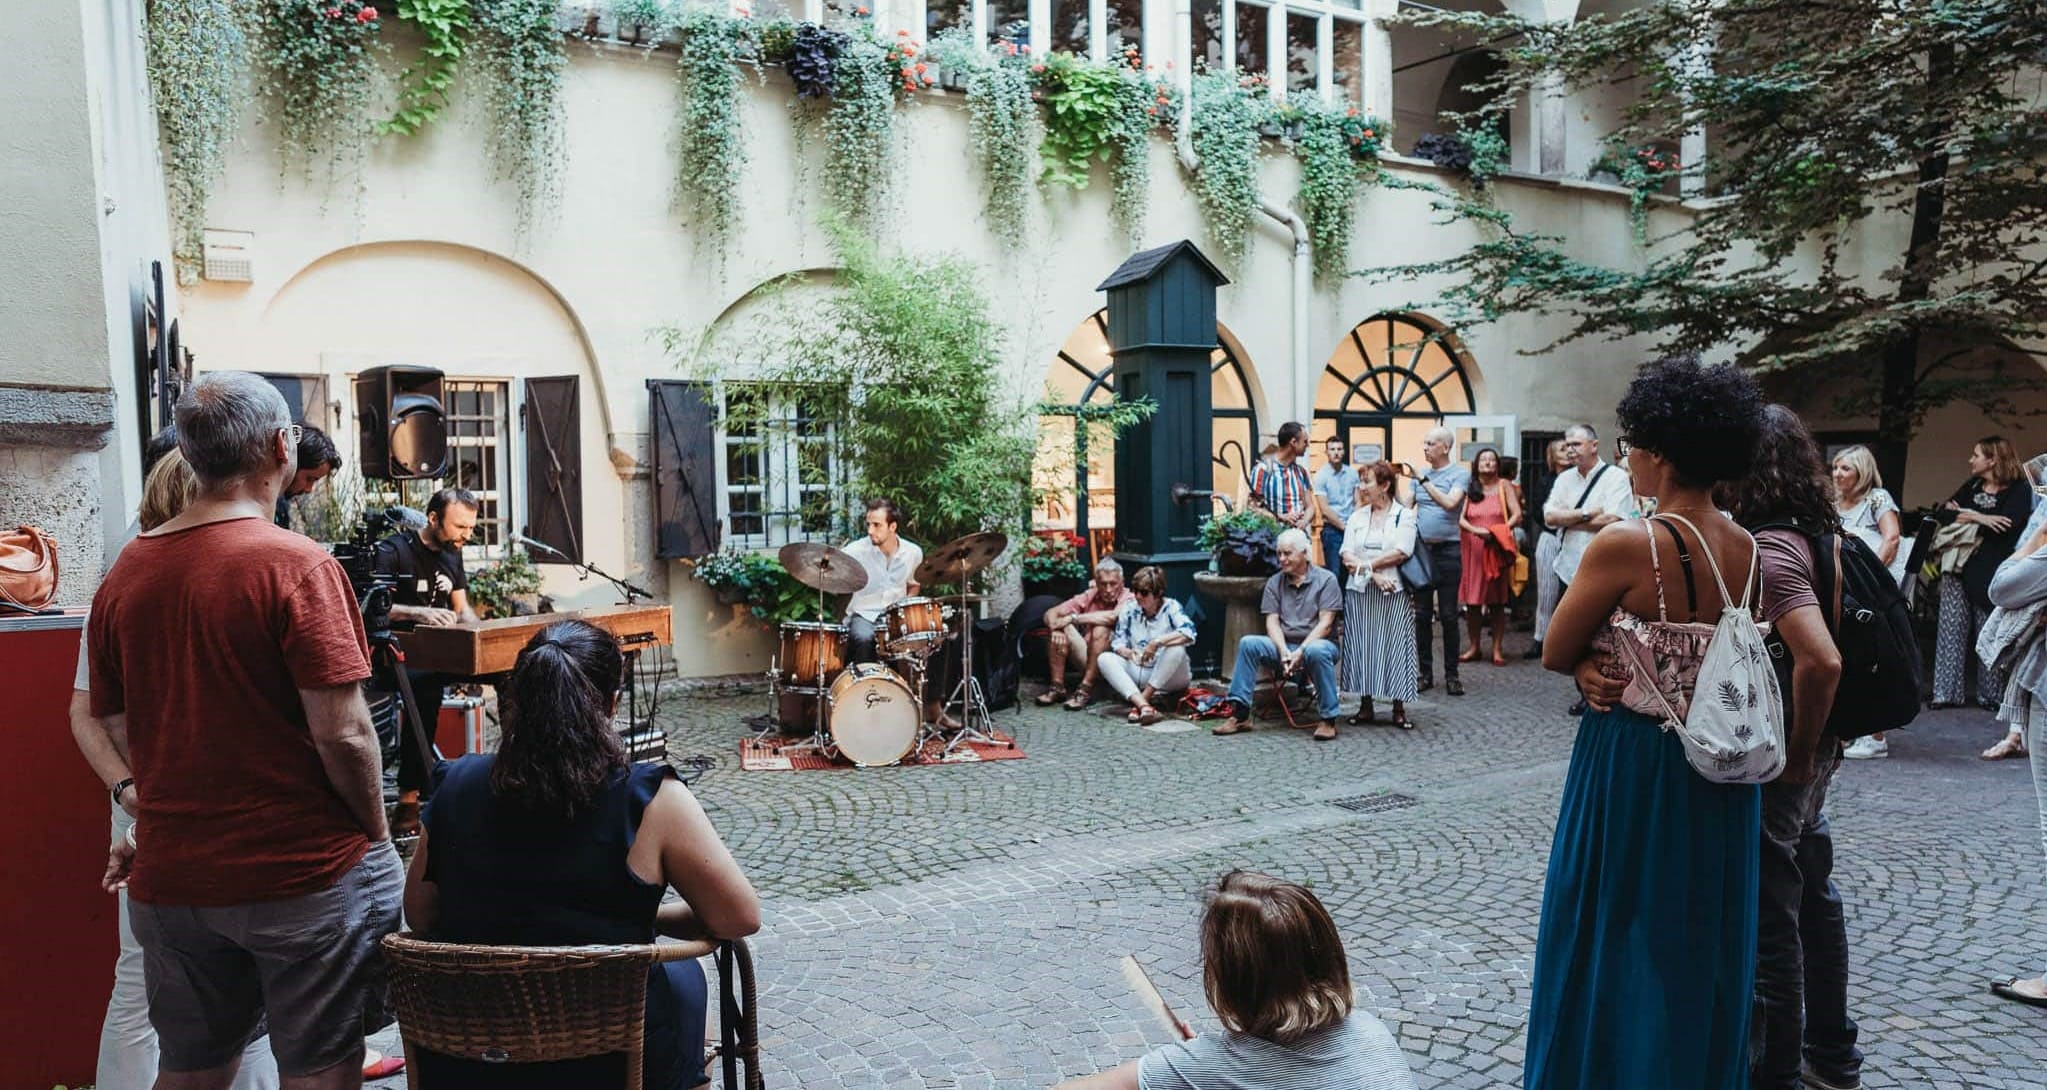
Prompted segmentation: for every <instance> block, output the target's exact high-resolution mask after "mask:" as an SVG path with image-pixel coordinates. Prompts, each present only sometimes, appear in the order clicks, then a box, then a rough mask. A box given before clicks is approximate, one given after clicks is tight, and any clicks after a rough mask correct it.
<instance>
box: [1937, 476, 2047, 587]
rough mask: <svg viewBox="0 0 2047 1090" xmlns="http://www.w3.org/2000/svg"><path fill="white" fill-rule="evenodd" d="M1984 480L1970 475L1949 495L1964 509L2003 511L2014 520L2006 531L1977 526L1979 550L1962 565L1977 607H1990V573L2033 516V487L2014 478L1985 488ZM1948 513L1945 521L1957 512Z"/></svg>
mask: <svg viewBox="0 0 2047 1090" xmlns="http://www.w3.org/2000/svg"><path fill="white" fill-rule="evenodd" d="M1983 483H1984V482H1983V478H1981V477H1971V478H1969V479H1968V480H1966V481H1963V482H1962V487H1960V488H1957V489H1955V494H1954V495H1953V496H1950V497H1948V498H1949V499H1951V500H1953V501H1954V503H1955V504H1956V505H1957V506H1959V507H1960V508H1961V509H1962V510H1964V511H1974V512H1976V513H1977V514H1979V515H2003V516H2004V517H2005V518H2008V519H2010V520H2011V527H2010V528H2009V529H2007V530H2005V531H2004V532H2003V533H1993V532H1992V531H1991V529H1990V528H1989V527H1988V526H1982V527H1978V528H1977V531H1976V551H1975V552H1973V553H1971V554H1969V560H1968V563H1966V564H1964V565H1962V586H1963V587H1964V588H1965V589H1967V590H1968V592H1969V600H1970V601H1972V602H1974V603H1975V604H1976V608H1978V609H1982V610H1988V609H1989V608H1990V577H1991V576H1993V575H1995V574H1997V566H1998V565H1999V564H2002V563H2004V561H2005V559H2006V558H2007V557H2009V556H2011V554H2012V550H2013V549H2015V548H2017V547H2018V543H2019V535H2020V534H2021V533H2023V532H2025V528H2026V521H2027V520H2028V519H2031V518H2032V517H2033V490H2032V489H2031V488H2028V487H2026V482H2025V481H2024V480H2017V481H2011V482H2009V483H2007V484H2006V485H2005V486H2004V487H2003V488H2000V489H1998V490H1997V491H1995V492H1992V491H1989V490H1988V489H1986V488H1984V487H1983ZM1947 514H1948V518H1947V519H1945V520H1943V521H1947V522H1952V521H1954V515H1955V512H1952V511H1950V512H1948V513H1947Z"/></svg>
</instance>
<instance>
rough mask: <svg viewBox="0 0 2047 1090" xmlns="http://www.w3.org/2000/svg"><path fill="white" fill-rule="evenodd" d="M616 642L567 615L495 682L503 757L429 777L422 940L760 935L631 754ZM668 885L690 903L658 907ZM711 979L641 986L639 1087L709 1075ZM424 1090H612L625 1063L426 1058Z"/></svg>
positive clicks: (680, 975) (704, 837) (684, 808)
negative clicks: (707, 983) (616, 717)
mask: <svg viewBox="0 0 2047 1090" xmlns="http://www.w3.org/2000/svg"><path fill="white" fill-rule="evenodd" d="M623 673H624V660H623V657H622V655H621V654H620V652H619V647H618V641H617V640H615V639H613V638H612V636H611V634H610V633H608V632H605V631H604V630H603V629H601V628H598V627H596V626H595V625H592V624H589V623H588V622H585V621H573V620H571V621H561V622H558V623H556V624H551V625H549V626H547V627H546V628H544V629H542V630H541V631H540V632H539V633H538V634H537V635H535V636H534V637H533V639H532V641H531V642H529V643H528V644H527V645H526V648H525V650H523V651H521V652H519V658H518V661H517V663H516V664H515V665H514V666H513V667H512V674H511V678H510V680H509V681H508V682H507V683H506V684H505V686H504V687H503V688H502V689H500V690H499V702H500V711H501V712H502V718H503V722H504V734H503V736H502V737H501V738H500V739H499V740H498V751H497V753H496V754H495V755H490V754H476V755H472V756H468V757H463V758H461V759H460V760H457V761H453V762H449V763H444V764H442V765H441V766H440V767H439V768H437V769H435V770H434V791H433V798H432V801H431V802H430V803H429V804H428V806H427V808H426V812H425V814H424V820H425V828H424V829H423V831H422V832H421V833H420V838H419V847H418V849H417V850H416V851H415V853H414V855H413V857H412V867H411V870H410V871H409V872H408V873H407V875H406V882H405V915H406V919H407V920H408V921H409V922H410V923H411V925H412V928H413V930H414V931H415V932H417V933H418V934H419V935H420V936H421V937H422V938H427V939H432V940H434V941H437V942H453V943H472V944H480V945H493V946H577V945H587V944H600V943H602V944H640V943H650V942H653V941H654V937H655V934H656V933H657V932H658V933H660V934H663V935H668V936H671V937H674V938H681V939H713V940H716V939H730V938H739V937H742V936H745V935H750V934H752V933H753V932H755V931H757V930H759V928H760V901H759V899H758V898H756V897H755V895H754V891H753V886H752V885H751V884H750V883H748V882H747V880H746V876H745V875H744V874H742V873H740V870H739V865H738V864H737V863H736V862H734V861H733V859H732V854H731V853H730V852H728V851H727V850H726V849H725V844H724V842H723V841H721V840H719V839H718V832H717V830H716V829H714V828H712V827H711V822H710V819H709V818H707V817H706V816H704V811H703V808H702V807H701V806H699V805H697V800H696V797H695V796H693V795H691V794H690V791H689V789H688V788H687V787H684V786H683V785H682V782H681V781H680V780H678V779H676V776H675V770H674V769H672V768H670V767H668V766H667V765H657V764H640V765H635V764H632V763H631V762H629V761H627V760H626V755H625V750H624V748H623V747H622V746H621V745H620V743H619V738H618V732H617V730H616V729H614V728H613V727H612V723H611V717H612V714H613V713H614V712H615V711H616V710H617V707H618V694H619V686H620V681H621V678H622V676H623ZM670 886H673V887H674V888H675V891H676V892H677V893H679V894H681V895H682V900H680V901H676V902H671V903H668V904H663V903H662V897H663V895H664V894H665V893H666V892H667V890H668V888H669V887H670ZM705 1006H706V999H705V987H704V971H703V967H702V966H701V965H699V964H698V963H697V962H696V961H695V960H694V959H691V960H685V961H679V962H670V963H667V964H663V965H657V966H655V967H654V969H653V970H652V972H650V973H649V974H648V980H647V1030H646V1051H645V1061H644V1068H643V1071H644V1076H643V1077H644V1080H645V1085H646V1087H648V1090H657V1088H658V1090H683V1088H685V1087H691V1086H698V1085H702V1084H703V1083H704V1082H706V1081H707V1080H706V1078H705V1075H704V1070H703V1068H704V1057H703V1045H704V1023H705ZM416 1062H417V1063H418V1064H419V1066H420V1068H421V1069H422V1070H421V1072H420V1074H421V1076H422V1078H423V1080H424V1081H425V1082H426V1085H429V1086H437V1087H447V1086H479V1087H490V1088H493V1090H499V1088H505V1087H514V1086H551V1087H559V1086H571V1085H574V1086H599V1085H617V1084H618V1082H619V1081H620V1079H621V1078H623V1075H624V1070H625V1069H624V1061H623V1057H617V1056H602V1057H594V1058H592V1059H589V1060H574V1061H564V1062H562V1063H550V1064H531V1065H521V1066H517V1067H513V1066H503V1065H494V1064H485V1063H480V1062H476V1061H469V1060H459V1059H454V1058H451V1057H447V1056H440V1055H434V1054H431V1053H421V1054H420V1055H419V1056H418V1057H417V1060H416Z"/></svg>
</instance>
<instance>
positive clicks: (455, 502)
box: [375, 488, 479, 836]
mask: <svg viewBox="0 0 2047 1090" xmlns="http://www.w3.org/2000/svg"><path fill="white" fill-rule="evenodd" d="M478 509H479V505H478V504H477V502H476V496H475V495H474V494H472V493H470V492H469V491H467V490H465V489H460V488H443V489H441V490H440V491H439V492H436V493H434V494H433V498H432V499H430V500H428V501H427V505H426V525H425V526H422V527H420V528H419V529H417V530H410V529H408V530H400V531H398V532H397V533H395V534H392V535H391V536H390V537H387V538H385V539H384V540H382V541H380V542H378V543H377V551H376V558H375V568H376V571H377V573H378V574H380V575H390V576H394V577H395V578H396V581H397V582H396V585H395V586H394V587H393V588H392V590H391V601H392V606H391V620H392V621H393V622H394V623H395V624H397V625H398V626H400V627H417V626H420V625H451V624H468V623H471V622H474V621H475V620H476V619H477V618H476V612H475V611H474V610H472V609H470V608H469V578H468V575H467V574H466V573H465V572H464V571H463V569H462V547H463V546H464V545H467V544H469V538H470V535H472V534H474V533H475V532H476V518H477V512H478ZM406 675H407V677H408V678H409V679H410V680H411V682H412V694H413V697H414V698H415V699H417V700H418V701H419V721H420V724H421V725H422V726H424V727H425V728H426V732H427V736H428V737H432V736H433V733H434V729H435V726H436V724H437V723H438V722H439V720H440V715H441V697H442V689H443V688H444V687H445V686H447V685H448V684H449V682H450V681H451V680H452V679H450V678H448V677H446V676H444V675H441V674H432V673H425V672H422V671H418V670H407V671H406ZM380 695H383V694H380ZM397 726H398V734H399V744H398V811H397V813H396V815H395V816H394V817H393V818H392V821H391V832H392V835H393V836H409V835H411V834H413V833H416V832H418V831H419V800H420V793H421V792H422V791H423V790H425V789H426V787H427V783H428V778H429V777H428V774H429V772H430V769H429V768H428V767H427V764H426V760H425V758H424V757H423V756H422V755H421V754H420V752H419V745H418V743H417V742H416V741H414V739H413V738H412V736H411V731H410V730H409V728H408V727H407V726H406V724H404V723H402V722H401V723H399V724H397Z"/></svg>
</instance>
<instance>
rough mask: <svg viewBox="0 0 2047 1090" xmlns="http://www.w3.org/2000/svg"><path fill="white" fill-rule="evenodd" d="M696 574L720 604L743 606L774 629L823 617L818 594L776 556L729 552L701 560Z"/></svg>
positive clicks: (713, 554) (696, 568) (696, 567)
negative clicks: (739, 604)
mask: <svg viewBox="0 0 2047 1090" xmlns="http://www.w3.org/2000/svg"><path fill="white" fill-rule="evenodd" d="M693 574H694V575H695V576H696V577H697V580H698V581H699V582H701V583H703V584H704V585H705V586H707V587H709V588H711V590H712V591H713V592H714V593H715V594H717V596H718V601H720V602H722V603H724V604H726V605H732V604H735V603H743V604H745V606H746V607H747V610H748V612H750V613H752V614H753V615H754V616H755V617H757V618H759V619H760V620H761V621H762V622H763V623H765V624H768V625H770V626H773V625H779V624H781V623H782V622H783V621H814V620H818V619H819V618H820V614H819V613H818V600H817V592H816V591H814V590H812V589H810V588H809V587H806V586H804V585H803V584H801V583H799V582H797V581H796V578H795V577H794V576H792V575H790V574H789V573H788V571H786V570H785V569H784V568H783V567H782V562H781V561H779V560H777V559H775V557H774V556H773V555H770V554H765V553H742V552H739V551H737V550H735V549H726V550H724V551H722V552H716V553H712V554H711V555H710V556H706V557H703V558H701V559H699V560H697V561H696V564H695V570H694V572H693Z"/></svg>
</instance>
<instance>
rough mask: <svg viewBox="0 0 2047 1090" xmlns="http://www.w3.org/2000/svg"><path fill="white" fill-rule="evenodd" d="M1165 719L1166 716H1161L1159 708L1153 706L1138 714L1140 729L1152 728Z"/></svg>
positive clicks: (1148, 706) (1145, 707) (1146, 707)
mask: <svg viewBox="0 0 2047 1090" xmlns="http://www.w3.org/2000/svg"><path fill="white" fill-rule="evenodd" d="M1164 718H1165V716H1163V715H1160V714H1159V710H1158V709H1157V708H1154V707H1152V706H1151V705H1149V704H1147V705H1145V706H1144V708H1143V709H1142V710H1141V711H1139V712H1138V715H1137V725H1138V726H1140V727H1148V726H1151V725H1152V724H1153V723H1156V722H1158V721H1159V720H1161V719H1164Z"/></svg>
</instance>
